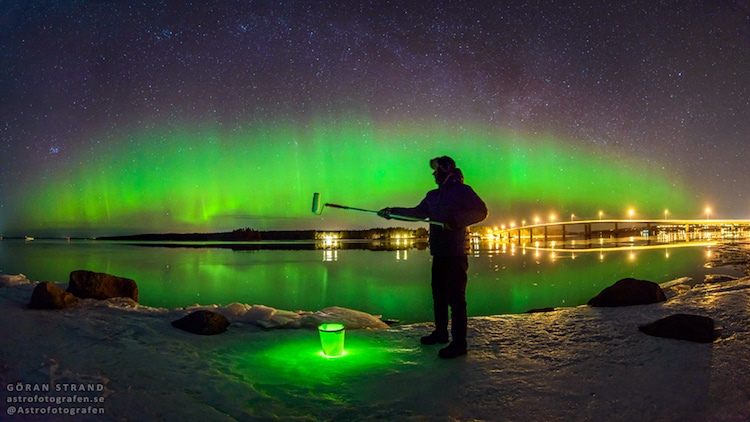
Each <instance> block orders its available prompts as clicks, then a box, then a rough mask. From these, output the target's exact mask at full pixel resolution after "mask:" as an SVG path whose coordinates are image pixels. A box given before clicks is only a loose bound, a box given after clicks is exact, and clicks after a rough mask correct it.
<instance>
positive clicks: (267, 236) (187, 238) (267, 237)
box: [96, 227, 427, 242]
mask: <svg viewBox="0 0 750 422" xmlns="http://www.w3.org/2000/svg"><path fill="white" fill-rule="evenodd" d="M404 234H408V235H409V236H410V237H416V238H426V237H427V230H425V229H407V228H403V227H389V228H374V229H367V230H253V229H238V230H234V231H231V232H218V233H149V234H136V235H126V236H103V237H97V238H96V240H107V241H128V242H264V241H284V242H289V241H317V240H321V239H325V238H326V237H328V236H333V237H335V238H336V239H338V240H355V241H356V240H363V241H372V240H385V239H389V238H392V237H396V236H397V235H404Z"/></svg>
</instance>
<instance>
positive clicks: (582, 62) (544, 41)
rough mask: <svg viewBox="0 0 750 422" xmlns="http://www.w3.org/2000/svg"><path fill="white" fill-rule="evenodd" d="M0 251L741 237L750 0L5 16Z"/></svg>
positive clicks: (745, 204) (303, 5) (56, 11)
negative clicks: (535, 235) (406, 221)
mask: <svg viewBox="0 0 750 422" xmlns="http://www.w3.org/2000/svg"><path fill="white" fill-rule="evenodd" d="M0 52H1V54H0V60H2V63H0V139H1V140H0V165H1V167H0V234H4V235H6V236H13V235H34V236H97V235H105V234H126V233H143V232H175V231H180V232H194V231H220V230H232V229H235V228H241V227H252V228H258V229H308V228H367V227H374V226H382V225H390V224H392V223H391V222H387V221H385V220H380V219H378V218H377V217H375V216H373V215H372V214H367V213H356V212H350V211H342V210H335V209H326V210H324V213H323V215H322V216H314V215H312V213H311V212H310V207H311V200H312V195H313V193H314V192H320V193H321V196H322V198H323V201H324V202H335V203H340V204H344V205H350V206H357V207H363V208H371V209H379V208H381V207H385V206H413V205H416V204H417V203H418V202H419V200H421V198H422V197H423V195H424V193H425V192H426V191H427V190H429V189H432V188H434V183H433V181H432V177H431V174H430V173H431V169H430V168H429V165H428V163H429V159H430V158H433V157H435V156H439V155H444V154H448V155H451V156H452V157H453V158H454V159H455V160H456V161H457V163H458V165H459V167H461V168H462V170H463V171H464V174H465V176H466V182H467V183H468V184H470V185H472V186H473V187H474V188H475V190H476V191H477V192H478V193H479V194H480V195H481V196H482V197H483V198H484V199H485V200H486V202H487V203H488V206H489V208H490V218H489V219H488V221H487V224H488V225H493V224H496V225H499V224H506V223H509V222H511V221H513V222H515V223H516V224H519V223H520V222H521V220H523V219H526V220H530V219H532V218H534V217H535V216H538V217H540V218H542V219H546V218H548V216H549V215H550V214H552V213H554V214H556V215H557V216H558V218H560V219H567V218H570V217H569V216H570V214H575V215H576V216H577V218H587V217H590V218H597V217H598V213H599V212H603V213H604V215H605V216H606V217H612V218H620V217H625V216H626V213H627V210H629V209H634V210H635V212H636V215H637V216H639V217H649V218H662V217H663V216H664V211H665V210H669V216H670V217H675V218H705V217H706V212H705V209H706V207H710V208H711V215H710V217H711V218H748V217H750V192H749V189H750V188H749V187H750V171H748V158H747V157H748V155H749V154H748V153H750V146H749V145H750V3H749V2H748V1H739V0H737V1H729V0H717V1H690V0H685V1H676V0H675V1H657V0H633V1H627V2H600V1H440V0H438V1H371V2H366V1H340V2H331V1H249V0H248V1H217V2H208V1H207V2H197V1H196V2H191V1H186V2H179V1H167V2H160V1H140V2H133V1H83V0H79V1H34V0H22V1H1V2H0Z"/></svg>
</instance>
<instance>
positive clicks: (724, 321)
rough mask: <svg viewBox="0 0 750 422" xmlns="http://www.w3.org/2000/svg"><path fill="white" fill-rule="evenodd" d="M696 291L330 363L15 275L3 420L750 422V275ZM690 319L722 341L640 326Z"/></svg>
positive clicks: (524, 319)
mask: <svg viewBox="0 0 750 422" xmlns="http://www.w3.org/2000/svg"><path fill="white" fill-rule="evenodd" d="M613 281H614V280H613ZM690 284H693V283H690V282H689V280H680V281H677V282H674V283H671V285H670V287H669V288H668V289H667V291H668V292H669V295H668V296H671V295H673V297H671V298H670V299H669V300H668V301H667V302H666V303H662V304H657V305H646V306H635V307H627V308H590V307H587V306H580V307H576V308H564V309H558V310H556V311H554V312H547V313H534V314H523V315H500V316H491V317H482V318H472V319H471V320H470V323H469V324H470V333H469V335H470V352H469V354H468V355H467V356H465V357H461V358H458V359H454V360H447V361H446V360H441V359H439V358H438V357H437V350H438V346H429V347H425V346H421V345H419V336H421V335H423V334H425V333H427V332H429V330H430V329H431V328H430V326H429V324H415V325H408V326H399V327H394V328H390V329H385V330H348V331H347V333H346V334H347V337H346V350H347V355H345V356H344V357H341V358H338V359H327V358H324V357H322V356H321V355H320V353H319V350H320V346H319V342H318V338H317V333H316V332H315V331H314V330H310V329H304V328H300V329H263V328H260V327H257V326H256V325H253V324H249V323H247V322H245V323H237V322H235V323H233V324H232V325H231V326H230V328H229V330H228V331H227V332H225V333H223V334H219V335H215V336H199V335H194V334H190V333H187V332H184V331H181V330H178V329H175V328H174V327H172V326H171V325H170V322H171V321H173V320H175V319H178V318H180V317H181V316H183V315H185V314H186V313H187V312H188V311H186V310H165V309H153V308H146V307H139V306H136V307H133V306H132V304H131V305H128V303H127V302H124V301H120V302H117V301H95V300H84V301H82V302H81V303H80V304H79V306H78V307H76V308H72V309H68V310H62V311H43V310H31V309H27V307H26V305H27V304H28V302H29V298H30V297H31V292H32V289H33V283H29V281H28V280H26V279H25V277H23V276H17V277H8V276H4V282H0V285H3V286H2V287H0V310H1V312H2V315H3V317H2V323H1V324H0V388H2V396H1V397H2V400H3V403H4V408H3V409H1V411H2V413H1V414H0V419H2V420H41V419H42V418H44V419H45V420H48V419H50V416H56V415H57V416H60V415H61V414H67V413H70V412H71V408H77V409H78V410H77V411H78V412H79V415H77V416H76V417H75V418H71V420H97V421H99V420H133V421H135V420H138V421H141V420H170V421H171V420H175V421H183V420H204V421H211V420H241V421H244V420H281V421H295V420H316V421H317V420H331V421H341V420H364V421H368V420H378V421H381V420H382V421H400V420H404V421H458V420H460V421H465V420H484V421H506V420H509V421H557V420H559V421H573V420H575V421H688V420H690V421H748V420H750V382H749V381H750V352H749V350H750V348H749V347H748V346H750V318H749V317H750V277H747V278H743V279H740V280H732V281H722V282H711V283H698V284H695V285H694V286H690ZM118 303H119V305H118ZM674 313H693V314H699V315H706V316H710V317H711V318H713V319H714V321H715V322H716V324H717V327H718V328H719V329H720V338H719V339H718V340H717V341H716V342H714V343H712V344H699V343H692V342H687V341H680V340H671V339H665V338H657V337H650V336H647V335H645V334H643V333H641V332H639V331H638V326H639V325H642V324H645V323H649V322H652V321H655V320H657V319H660V318H662V317H665V316H668V315H671V314H674ZM19 390H21V391H19ZM45 390H47V391H45ZM19 397H27V398H26V399H19ZM19 400H35V402H32V403H29V402H19ZM54 400H57V401H59V402H60V404H57V403H55V402H51V401H54ZM71 402H72V403H71ZM66 409H67V410H66ZM98 411H103V414H94V412H98ZM29 412H36V415H31V414H28V413H29ZM14 413H15V414H14ZM19 413H22V414H19ZM39 414H42V415H43V416H39Z"/></svg>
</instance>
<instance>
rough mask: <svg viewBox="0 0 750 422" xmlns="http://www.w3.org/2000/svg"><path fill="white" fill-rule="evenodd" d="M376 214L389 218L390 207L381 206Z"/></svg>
mask: <svg viewBox="0 0 750 422" xmlns="http://www.w3.org/2000/svg"><path fill="white" fill-rule="evenodd" d="M378 216H379V217H383V218H385V219H387V220H390V219H391V209H390V208H383V209H382V210H380V211H378Z"/></svg>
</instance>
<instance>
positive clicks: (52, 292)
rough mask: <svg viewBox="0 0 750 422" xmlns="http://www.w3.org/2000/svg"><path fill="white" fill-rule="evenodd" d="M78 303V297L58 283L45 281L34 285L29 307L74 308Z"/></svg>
mask: <svg viewBox="0 0 750 422" xmlns="http://www.w3.org/2000/svg"><path fill="white" fill-rule="evenodd" d="M77 304H78V298H76V297H75V296H73V295H72V294H71V293H68V292H66V291H65V290H63V289H61V288H60V287H58V286H57V285H56V284H53V283H50V282H48V281H45V282H44V283H39V284H37V285H36V287H34V292H33V293H31V301H29V308H31V309H65V308H72V307H74V306H76V305H77Z"/></svg>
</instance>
